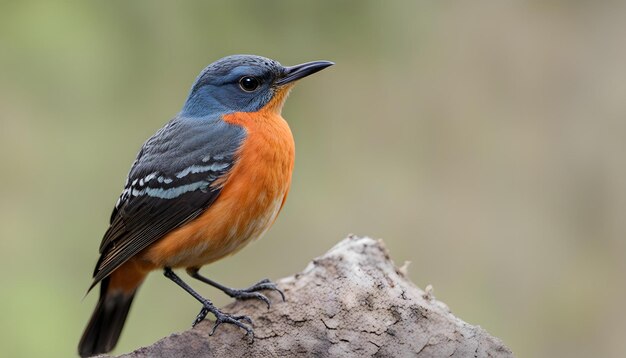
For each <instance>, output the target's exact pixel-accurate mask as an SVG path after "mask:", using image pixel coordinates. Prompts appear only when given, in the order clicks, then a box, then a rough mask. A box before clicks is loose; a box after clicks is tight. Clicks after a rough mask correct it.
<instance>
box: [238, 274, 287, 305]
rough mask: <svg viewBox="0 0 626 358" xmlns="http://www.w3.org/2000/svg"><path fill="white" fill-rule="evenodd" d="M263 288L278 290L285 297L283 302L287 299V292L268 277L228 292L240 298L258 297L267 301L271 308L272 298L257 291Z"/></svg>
mask: <svg viewBox="0 0 626 358" xmlns="http://www.w3.org/2000/svg"><path fill="white" fill-rule="evenodd" d="M262 290H272V291H276V292H278V293H279V294H280V297H281V298H282V299H283V302H284V301H285V293H284V292H283V291H282V290H281V289H280V288H278V286H276V284H275V283H274V282H272V281H270V280H269V279H267V278H266V279H263V280H261V281H259V282H257V283H255V284H254V285H252V286H251V287H248V288H245V289H241V290H231V291H230V292H227V294H228V295H229V296H230V297H233V298H236V299H238V300H246V299H251V298H256V299H258V300H261V301H263V302H265V304H267V308H268V309H269V308H270V307H271V302H270V300H269V299H268V298H267V296H265V295H264V294H262V293H259V292H257V291H262Z"/></svg>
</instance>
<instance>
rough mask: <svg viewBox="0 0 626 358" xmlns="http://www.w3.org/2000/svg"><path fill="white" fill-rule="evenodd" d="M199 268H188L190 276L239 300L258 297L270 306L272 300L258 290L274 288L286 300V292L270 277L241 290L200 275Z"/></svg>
mask: <svg viewBox="0 0 626 358" xmlns="http://www.w3.org/2000/svg"><path fill="white" fill-rule="evenodd" d="M198 270H199V269H198V268H197V267H190V268H187V273H188V274H189V276H191V277H193V278H195V279H196V280H200V281H202V282H204V283H206V284H209V285H211V286H213V287H215V288H217V289H219V290H221V291H222V292H224V293H225V294H227V295H229V296H230V297H233V298H236V299H239V300H245V299H250V298H256V299H258V300H261V301H263V302H265V303H266V304H267V308H268V309H269V308H270V300H269V299H268V298H267V296H265V295H264V294H261V293H259V292H258V291H262V290H273V291H276V292H278V293H280V296H281V297H282V299H283V301H285V293H284V292H283V291H282V290H281V289H280V288H278V286H276V284H275V283H274V282H272V281H270V280H268V279H264V280H261V281H259V282H257V283H255V284H254V285H252V286H251V287H248V288H244V289H241V290H238V289H234V288H230V287H226V286H224V285H221V284H219V283H217V282H215V281H213V280H211V279H208V278H206V277H204V276H202V275H200V273H199V272H198Z"/></svg>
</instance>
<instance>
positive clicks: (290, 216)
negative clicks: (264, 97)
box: [0, 0, 626, 357]
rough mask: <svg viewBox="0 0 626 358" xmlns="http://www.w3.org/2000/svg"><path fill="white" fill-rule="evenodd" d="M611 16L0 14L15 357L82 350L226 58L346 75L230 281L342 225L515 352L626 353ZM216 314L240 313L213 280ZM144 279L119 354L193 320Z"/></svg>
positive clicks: (4, 322) (74, 4) (620, 40)
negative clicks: (102, 255) (185, 113)
mask: <svg viewBox="0 0 626 358" xmlns="http://www.w3.org/2000/svg"><path fill="white" fill-rule="evenodd" d="M625 10H626V9H625V7H624V6H623V5H621V4H619V2H611V1H604V2H585V1H477V2H476V1H475V2H442V1H424V2H414V1H406V2H401V1H397V2H395V1H394V2H392V1H386V2H383V1H369V2H363V1H342V2H335V1H328V2H302V3H299V4H296V3H295V2H292V1H286V0H285V1H263V2H261V1H250V2H235V1H228V2H226V1H224V2H207V1H189V2H185V3H184V4H182V3H178V2H176V3H174V2H169V1H148V0H140V1H132V2H129V1H105V2H95V1H94V2H79V1H63V2H53V1H48V0H26V1H19V2H18V1H3V2H1V3H0V124H1V130H0V168H1V170H2V172H1V175H0V197H1V198H2V199H1V200H0V237H1V240H0V265H1V269H2V271H1V272H2V274H1V276H0V277H1V278H0V280H1V281H0V282H1V285H2V286H1V287H2V289H1V291H0V307H1V308H0V315H1V317H2V318H1V319H0V347H1V351H2V353H3V354H2V355H4V356H7V357H19V356H25V357H33V356H65V357H67V356H71V355H73V354H75V347H76V344H77V341H78V338H79V336H80V334H81V331H82V329H83V327H84V324H85V323H86V321H87V319H88V316H89V314H90V313H91V310H92V309H93V305H94V302H95V299H96V296H97V294H92V295H89V296H88V297H87V298H86V299H84V301H81V299H82V297H83V294H84V292H85V289H86V288H87V286H88V285H89V282H90V274H91V271H92V269H93V265H94V264H95V262H96V259H97V249H98V244H99V241H100V238H101V236H102V234H103V232H104V230H105V229H106V224H107V220H108V216H109V214H110V210H111V208H112V206H113V204H114V202H115V200H116V199H117V196H118V195H119V193H120V191H121V189H122V185H123V183H124V179H125V175H126V173H127V171H128V168H129V166H130V164H131V162H132V160H133V158H134V156H135V154H136V152H137V150H138V148H139V146H140V145H141V143H142V142H143V141H144V140H145V139H146V138H147V137H149V136H150V135H152V133H154V132H155V131H156V129H158V128H159V127H160V126H161V125H162V124H163V123H164V122H165V121H167V120H168V119H169V118H171V116H173V115H174V114H175V113H176V112H177V111H178V110H179V109H180V107H181V105H182V103H183V101H184V99H185V97H186V94H187V91H188V90H189V87H190V86H191V83H192V81H193V80H194V78H195V76H196V75H197V74H198V72H199V71H200V70H201V69H202V68H203V67H204V66H205V65H207V64H208V63H210V62H212V61H214V60H216V59H218V58H220V57H222V56H225V55H229V54H233V53H254V54H260V55H264V56H268V57H272V58H275V59H277V60H279V61H281V62H282V63H283V64H286V65H288V64H295V63H300V62H304V61H309V60H316V59H327V60H332V61H335V62H336V63H337V65H336V66H335V67H332V68H330V69H328V70H326V71H324V72H322V73H320V74H319V75H316V76H313V77H311V78H309V79H307V80H306V81H303V82H302V83H301V84H299V86H298V87H297V88H296V89H295V90H294V91H293V92H292V95H291V98H290V100H289V101H288V103H287V105H286V107H285V109H284V112H283V115H284V116H285V118H287V120H288V121H289V123H290V124H291V126H292V129H293V132H294V135H295V138H296V144H297V163H296V168H295V174H294V183H293V189H292V192H291V195H290V197H289V200H288V202H287V205H286V207H285V209H284V210H283V213H282V214H281V216H280V217H279V219H278V221H277V223H276V225H275V226H274V228H273V229H272V230H270V232H269V233H268V235H267V236H266V237H265V238H264V239H263V240H262V241H261V242H256V243H253V244H251V245H250V246H249V247H248V248H246V249H245V250H244V251H242V252H241V253H240V254H238V255H236V256H233V257H231V258H228V259H225V260H223V261H221V262H218V263H216V264H214V265H211V266H209V267H207V268H205V269H204V271H203V272H204V273H206V274H207V275H209V276H210V277H212V278H214V279H215V280H217V281H219V282H222V283H225V284H228V285H232V286H237V287H243V286H247V285H249V284H251V283H253V282H256V281H258V280H259V279H261V278H263V277H266V276H267V277H271V278H279V277H282V276H285V275H288V274H290V273H293V272H297V271H299V270H301V269H302V268H303V267H304V266H305V264H306V263H307V261H308V260H309V259H310V258H312V257H314V256H316V255H319V254H321V253H323V252H324V251H325V250H327V249H328V248H329V247H330V246H331V245H333V244H334V243H335V242H336V241H338V240H339V239H341V238H342V237H344V236H345V235H346V234H348V233H350V232H354V233H356V234H360V235H370V236H373V237H376V238H379V237H380V238H384V239H385V241H386V242H387V244H388V246H389V248H390V249H391V252H392V255H393V257H394V258H395V260H396V262H397V263H402V262H403V261H404V260H411V261H412V262H413V263H412V265H411V267H410V275H411V277H412V278H413V280H414V281H415V282H416V283H417V284H418V285H420V286H422V287H424V286H425V285H427V284H432V285H433V286H434V288H435V294H436V296H437V297H438V298H439V299H441V300H443V301H445V302H447V303H448V304H449V306H450V307H451V309H452V310H453V312H454V313H455V314H457V315H459V316H460V317H462V318H464V319H465V320H466V321H468V322H470V323H473V324H479V325H481V326H482V327H484V328H485V329H487V330H488V331H489V332H490V333H492V334H494V335H496V336H499V337H501V338H502V339H503V340H504V341H505V342H506V343H507V344H508V345H509V346H510V348H511V349H513V351H514V352H515V353H516V355H517V356H519V357H555V356H559V357H588V356H598V357H599V356H603V357H622V356H624V355H626V340H624V336H625V335H626V324H625V323H624V321H625V320H626V314H625V313H624V309H623V302H625V301H626V280H625V277H624V276H625V274H626V241H625V234H626V223H625V222H626V221H625V219H626V218H625V211H626V166H625V165H624V164H625V160H624V153H625V150H626V144H625V142H626V141H625V136H626V121H625V115H626V100H625V98H626V67H625V66H626V46H625V42H624V41H625V40H624V39H625V38H626V25H625V22H624V18H625V15H626V11H625ZM194 286H195V287H200V291H201V292H202V293H203V294H205V295H207V296H208V297H211V298H212V299H215V301H217V302H218V303H219V304H224V303H226V302H227V301H228V300H227V299H226V298H225V297H224V295H222V294H221V293H218V292H216V291H215V290H212V289H209V288H208V287H202V286H201V285H200V284H199V283H194ZM199 308H200V307H199V306H198V304H197V303H196V302H195V301H193V299H191V297H189V296H188V295H187V294H185V293H184V292H182V291H181V290H180V289H179V288H177V287H175V285H173V284H172V283H171V282H168V281H167V280H166V279H164V278H162V276H161V275H160V273H155V274H153V275H152V276H151V277H150V278H149V279H148V280H147V282H146V284H145V285H144V287H143V288H142V289H141V291H140V293H139V295H138V297H137V298H136V301H135V304H134V308H133V310H132V312H131V314H130V318H129V320H128V322H127V326H126V328H125V331H124V333H123V335H122V338H121V341H120V344H119V347H118V349H117V350H116V352H117V353H121V352H126V351H129V350H131V349H133V348H135V347H139V346H141V345H145V344H148V343H150V342H152V341H154V340H156V339H158V338H159V337H162V336H164V335H167V334H168V333H170V332H172V331H181V330H184V329H186V328H188V327H189V325H190V323H191V321H192V319H193V318H194V317H195V314H196V313H197V311H198V310H199Z"/></svg>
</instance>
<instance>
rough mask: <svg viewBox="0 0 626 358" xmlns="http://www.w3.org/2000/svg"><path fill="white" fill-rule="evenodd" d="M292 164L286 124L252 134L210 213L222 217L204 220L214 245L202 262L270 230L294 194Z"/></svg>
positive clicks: (205, 251)
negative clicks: (284, 205) (288, 194)
mask: <svg viewBox="0 0 626 358" xmlns="http://www.w3.org/2000/svg"><path fill="white" fill-rule="evenodd" d="M283 122H284V121H283ZM279 124H282V123H279ZM293 164H294V144H293V137H292V136H291V131H289V128H288V127H287V126H286V123H284V125H280V126H276V127H270V128H264V130H263V131H257V130H254V128H253V129H251V130H249V131H248V137H247V138H246V140H245V141H244V144H243V145H242V147H241V149H240V152H239V154H238V158H237V162H236V164H235V165H234V166H233V169H232V171H231V172H230V173H229V175H228V179H227V180H226V182H225V184H224V187H223V189H222V192H221V193H220V196H219V198H218V200H216V202H215V203H214V204H213V205H212V207H211V208H210V209H209V211H210V215H211V217H215V218H219V219H218V220H215V221H212V222H209V221H205V222H206V223H207V224H208V226H207V227H206V229H207V231H206V236H205V239H204V240H203V241H204V242H205V243H207V242H210V244H208V245H207V246H206V249H205V250H204V252H203V255H201V256H203V257H202V259H201V260H202V261H205V262H207V261H209V262H210V261H214V260H216V259H218V258H220V257H223V256H226V255H229V254H232V253H235V252H236V251H238V250H239V249H241V248H242V247H243V246H245V244H247V243H248V242H250V241H253V240H256V239H259V238H260V237H262V236H263V235H264V234H265V232H267V230H269V228H270V227H271V225H272V224H273V223H274V221H275V220H276V217H277V216H278V213H279V212H280V210H281V208H282V206H283V204H284V202H285V198H286V196H287V193H288V192H289V188H290V185H291V175H292V170H293ZM217 223H219V224H217ZM207 239H208V240H207Z"/></svg>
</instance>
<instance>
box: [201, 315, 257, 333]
mask: <svg viewBox="0 0 626 358" xmlns="http://www.w3.org/2000/svg"><path fill="white" fill-rule="evenodd" d="M241 321H246V322H248V324H249V325H252V319H251V318H250V317H248V316H233V315H229V314H227V313H222V312H219V311H218V312H217V313H216V315H215V324H214V325H213V329H212V330H211V333H209V336H212V335H213V333H215V330H216V329H217V327H219V325H221V324H222V323H230V324H234V325H235V326H237V327H239V328H241V329H244V330H245V331H246V336H249V337H251V338H252V340H254V331H253V330H252V328H251V327H249V326H247V325H245V324H243V323H242V322H241Z"/></svg>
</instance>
